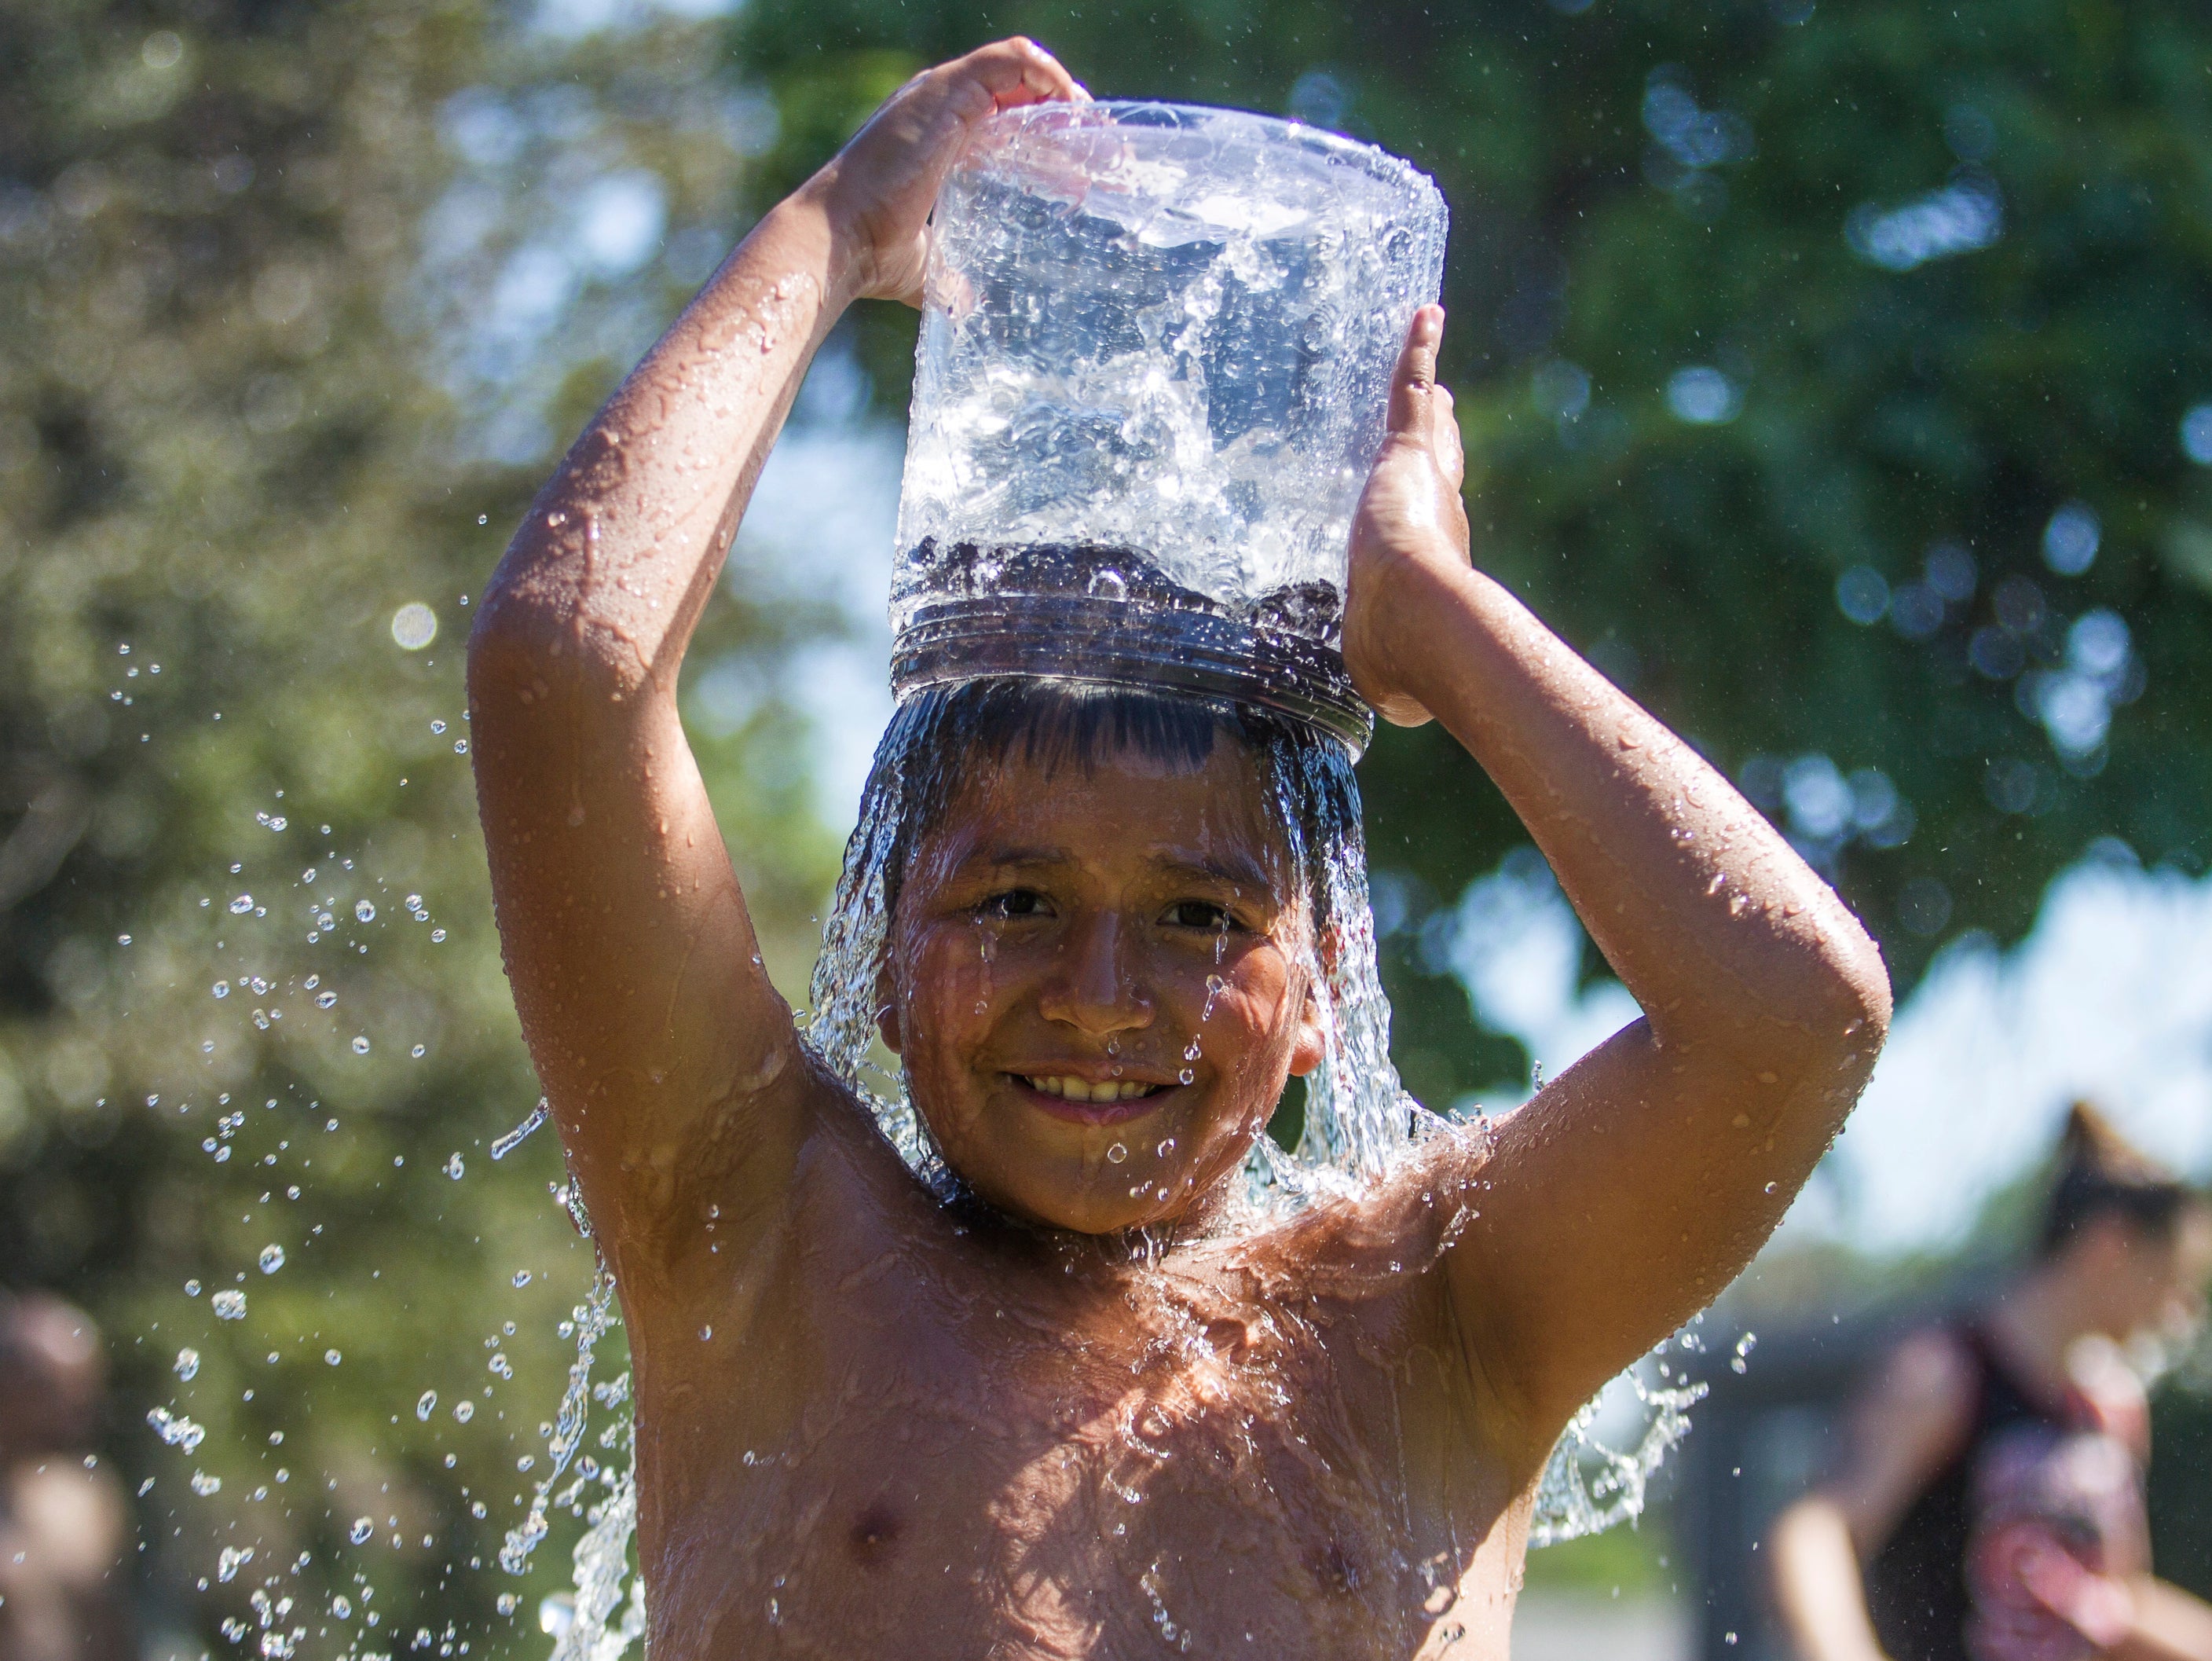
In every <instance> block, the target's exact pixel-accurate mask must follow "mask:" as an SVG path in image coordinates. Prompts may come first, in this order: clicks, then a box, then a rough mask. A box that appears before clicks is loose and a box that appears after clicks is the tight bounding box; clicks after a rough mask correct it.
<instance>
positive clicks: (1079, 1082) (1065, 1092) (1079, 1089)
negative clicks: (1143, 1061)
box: [1022, 1074, 1163, 1102]
mask: <svg viewBox="0 0 2212 1661" xmlns="http://www.w3.org/2000/svg"><path fill="white" fill-rule="evenodd" d="M1022 1078H1023V1081H1024V1083H1026V1084H1027V1085H1028V1086H1030V1088H1031V1089H1032V1090H1041V1091H1042V1092H1044V1093H1045V1094H1046V1095H1048V1096H1058V1097H1060V1098H1064V1099H1065V1100H1067V1101H1071V1102H1133V1101H1135V1100H1136V1099H1137V1098H1139V1097H1140V1096H1150V1095H1152V1094H1153V1093H1154V1092H1157V1091H1158V1090H1159V1089H1161V1088H1162V1087H1163V1086H1159V1085H1150V1084H1139V1083H1138V1082H1137V1081H1136V1080H1133V1079H1123V1080H1112V1079H1107V1080H1101V1081H1100V1082H1098V1083H1097V1084H1092V1083H1091V1081H1090V1080H1087V1079H1076V1078H1069V1077H1066V1076H1064V1075H1061V1074H1042V1075H1032V1074H1023V1075H1022Z"/></svg>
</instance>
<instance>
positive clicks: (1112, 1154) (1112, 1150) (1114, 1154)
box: [1106, 1142, 1129, 1165]
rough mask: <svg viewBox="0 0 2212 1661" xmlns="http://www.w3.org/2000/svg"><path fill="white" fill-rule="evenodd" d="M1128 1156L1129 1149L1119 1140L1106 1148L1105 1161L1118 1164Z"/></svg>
mask: <svg viewBox="0 0 2212 1661" xmlns="http://www.w3.org/2000/svg"><path fill="white" fill-rule="evenodd" d="M1128 1157H1129V1150H1128V1149H1127V1147H1123V1146H1122V1145H1121V1143H1120V1142H1116V1143H1115V1144H1114V1145H1113V1146H1112V1147H1109V1148H1108V1149H1107V1150H1106V1163H1107V1164H1109V1165H1119V1164H1121V1161H1122V1160H1124V1159H1127V1158H1128Z"/></svg>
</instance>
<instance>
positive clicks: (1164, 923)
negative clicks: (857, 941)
mask: <svg viewBox="0 0 2212 1661" xmlns="http://www.w3.org/2000/svg"><path fill="white" fill-rule="evenodd" d="M1286 866H1287V859H1286V855H1285V848H1284V843H1283V838H1282V835H1281V832H1280V831H1279V828H1276V827H1274V826H1273V825H1271V824H1270V823H1269V818H1268V815H1267V810H1266V803H1265V795H1264V793H1263V791H1262V789H1261V784H1260V778H1259V773H1258V770H1257V769H1256V767H1255V764H1254V763H1253V760H1252V758H1251V757H1249V755H1247V754H1245V753H1244V752H1243V751H1242V750H1241V749H1240V748H1239V747H1238V746H1237V745H1235V744H1233V743H1230V742H1227V741H1223V742H1219V743H1217V744H1216V745H1214V749H1213V753H1212V756H1211V757H1209V758H1208V759H1207V761H1206V764H1204V765H1203V766H1201V767H1199V768H1196V769H1194V770H1188V771H1177V770H1175V769H1174V768H1173V767H1172V766H1171V765H1169V764H1162V763H1155V762H1152V761H1148V760H1146V759H1145V758H1144V757H1140V756H1137V755H1134V754H1130V753H1124V754H1121V755H1115V756H1109V757H1103V758H1102V759H1101V760H1100V761H1099V762H1098V764H1097V765H1096V766H1095V767H1093V768H1092V769H1091V771H1090V772H1089V773H1088V774H1086V773H1085V771H1084V770H1083V769H1082V768H1080V767H1079V766H1075V765H1067V766H1063V767H1061V768H1060V769H1059V770H1056V771H1054V772H1052V773H1049V774H1048V773H1046V772H1044V771H1043V770H1040V769H1039V768H1037V767H1036V766H1035V765H1033V764H1029V763H1027V762H1025V761H1024V760H1023V759H1022V758H1021V757H1020V756H1019V755H1018V754H1017V755H1016V756H1014V757H1010V758H1009V759H1008V760H1007V761H1006V763H1005V764H1003V765H1000V766H997V767H978V768H976V769H975V772H974V776H972V777H971V778H970V780H969V782H967V784H966V785H965V786H964V788H963V789H962V791H961V793H960V794H959V795H958V796H957V799H956V800H955V801H954V803H953V805H952V807H951V811H950V812H947V813H946V814H945V818H944V822H943V823H942V824H939V826H938V827H937V828H936V829H935V830H934V831H933V832H932V833H931V834H930V835H928V836H927V837H925V838H924V840H923V841H922V843H921V846H920V847H919V848H918V849H916V850H915V857H914V858H913V859H912V861H909V864H908V873H907V877H906V881H905V885H904V886H903V888H902V891H901V893H900V897H899V902H898V912H897V917H896V925H895V927H894V929H893V931H892V937H891V951H890V999H889V1007H888V1008H887V1009H886V1012H885V1013H884V1016H883V1018H882V1029H883V1035H884V1042H885V1043H888V1044H890V1047H891V1048H892V1049H893V1050H897V1051H898V1052H899V1053H900V1055H901V1056H902V1058H903V1059H904V1061H905V1064H906V1076H907V1086H908V1091H909V1092H910V1093H911V1095H912V1097H913V1098H914V1103H915V1109H916V1110H917V1111H918V1112H920V1114H921V1117H922V1119H923V1121H924V1122H925V1123H927V1125H928V1126H929V1129H930V1131H931V1134H932V1135H934V1136H935V1137H936V1139H937V1143H938V1146H939V1147H940V1148H941V1149H942V1150H943V1152H944V1153H945V1159H947V1160H948V1161H949V1162H950V1163H951V1165H952V1168H953V1169H954V1170H955V1171H958V1172H959V1174H960V1176H961V1177H962V1178H963V1180H964V1181H966V1182H967V1183H968V1184H969V1186H970V1187H971V1188H973V1189H975V1191H976V1192H977V1193H978V1194H980V1195H981V1196H983V1197H984V1198H985V1199H987V1200H989V1201H990V1202H993V1203H994V1204H995V1205H997V1206H999V1207H1000V1208H1002V1209H1004V1210H1006V1211H1008V1212H1012V1213H1013V1214H1016V1215H1018V1216H1022V1217H1025V1218H1028V1219H1030V1220H1033V1221H1036V1222H1041V1223H1046V1224H1049V1225H1051V1226H1055V1227H1060V1228H1070V1229H1079V1230H1082V1231H1084V1232H1088V1233H1104V1232H1109V1231H1112V1230H1115V1229H1121V1228H1127V1227H1130V1226H1134V1225H1137V1224H1141V1223H1151V1222H1158V1221H1162V1220H1167V1219H1170V1218H1174V1217H1176V1216H1179V1215H1181V1214H1182V1213H1184V1212H1185V1211H1187V1210H1188V1209H1189V1208H1190V1207H1191V1206H1192V1205H1193V1203H1194V1202H1197V1201H1200V1200H1201V1199H1204V1198H1206V1197H1207V1196H1210V1195H1211V1194H1212V1192H1213V1191H1214V1190H1215V1189H1217V1187H1218V1184H1219V1183H1220V1181H1221V1179H1222V1178H1223V1177H1225V1176H1226V1175H1227V1174H1228V1173H1229V1172H1231V1171H1233V1170H1235V1169H1236V1168H1237V1166H1238V1165H1240V1164H1241V1163H1242V1162H1243V1158H1244V1154H1245V1153H1246V1151H1247V1150H1248V1149H1249V1147H1250V1146H1251V1142H1252V1139H1253V1138H1254V1137H1255V1136H1256V1135H1259V1134H1260V1132H1261V1129H1264V1127H1265V1126H1266V1124H1267V1118H1268V1116H1269V1115H1270V1114H1271V1113H1273V1110H1274V1108H1275V1104H1276V1101H1277V1098H1279V1096H1280V1095H1281V1093H1282V1089H1283V1084H1284V1080H1285V1078H1286V1077H1287V1076H1288V1075H1289V1074H1291V1073H1305V1072H1309V1071H1310V1070H1311V1069H1312V1068H1313V1067H1314V1066H1315V1065H1316V1063H1317V1062H1319V1061H1320V1059H1321V1056H1322V1034H1321V1031H1320V1027H1319V1025H1318V1024H1317V1023H1316V1019H1315V1018H1314V1012H1313V1008H1312V1005H1311V1003H1310V999H1309V997H1308V993H1307V980H1306V976H1305V973H1304V970H1303V969H1302V968H1301V967H1300V964H1301V962H1302V961H1303V960H1304V952H1303V951H1302V946H1303V945H1304V940H1305V935H1306V931H1307V928H1308V927H1309V922H1308V918H1307V916H1306V915H1305V908H1304V903H1303V901H1302V900H1294V899H1293V897H1291V885H1290V883H1289V880H1288V878H1287V874H1286Z"/></svg>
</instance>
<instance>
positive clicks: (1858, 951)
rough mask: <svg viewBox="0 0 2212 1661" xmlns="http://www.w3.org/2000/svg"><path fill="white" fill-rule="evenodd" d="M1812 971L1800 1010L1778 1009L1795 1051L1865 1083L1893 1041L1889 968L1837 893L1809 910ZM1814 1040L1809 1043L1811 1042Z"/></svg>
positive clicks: (1802, 985)
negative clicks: (1887, 1046)
mask: <svg viewBox="0 0 2212 1661" xmlns="http://www.w3.org/2000/svg"><path fill="white" fill-rule="evenodd" d="M1808 920H1809V922H1810V923H1811V929H1810V931H1809V932H1810V933H1811V934H1812V935H1813V937H1814V938H1813V939H1811V940H1808V941H1807V942H1806V945H1807V947H1808V949H1807V950H1806V952H1804V958H1805V960H1806V967H1807V970H1808V972H1806V973H1805V974H1803V975H1802V977H1792V978H1793V979H1795V980H1796V989H1795V990H1796V996H1795V997H1794V998H1792V999H1791V1000H1790V1002H1791V1003H1793V1004H1795V1006H1796V1007H1785V1008H1783V1009H1778V1010H1777V1011H1776V1012H1775V1013H1776V1014H1777V1015H1778V1016H1779V1017H1780V1019H1779V1021H1778V1025H1779V1026H1780V1027H1783V1028H1785V1029H1787V1030H1788V1031H1789V1032H1790V1034H1791V1037H1790V1044H1791V1047H1792V1048H1796V1049H1799V1050H1800V1052H1801V1053H1803V1054H1806V1056H1807V1059H1808V1060H1809V1061H1811V1062H1813V1063H1814V1066H1816V1067H1820V1068H1823V1070H1832V1071H1837V1072H1841V1073H1844V1074H1851V1075H1855V1076H1856V1077H1857V1079H1859V1080H1864V1078H1865V1076H1866V1074H1867V1073H1868V1072H1869V1071H1870V1070H1871V1069H1872V1068H1873V1066H1874V1061H1875V1056H1878V1055H1879V1054H1881V1047H1882V1044H1883V1043H1884V1042H1885V1041H1886V1040H1887V1037H1889V1018H1890V1013H1891V994H1890V984H1889V968H1888V965H1887V964H1884V963H1883V962H1882V959H1881V947H1880V946H1876V945H1875V942H1874V940H1872V939H1871V938H1870V937H1869V935H1868V934H1867V932H1866V930H1865V929H1864V928H1862V927H1860V925H1859V921H1858V919H1857V918H1856V917H1854V916H1852V915H1851V914H1850V910H1848V909H1847V908H1846V907H1845V906H1844V903H1843V902H1842V901H1841V900H1839V899H1838V898H1837V897H1835V896H1834V895H1833V893H1829V894H1828V895H1826V898H1825V903H1824V904H1821V905H1820V906H1818V907H1817V908H1814V909H1812V910H1810V911H1809V912H1808ZM1808 1039H1809V1040H1810V1041H1811V1042H1810V1043H1809V1044H1808V1043H1806V1041H1807V1040H1808Z"/></svg>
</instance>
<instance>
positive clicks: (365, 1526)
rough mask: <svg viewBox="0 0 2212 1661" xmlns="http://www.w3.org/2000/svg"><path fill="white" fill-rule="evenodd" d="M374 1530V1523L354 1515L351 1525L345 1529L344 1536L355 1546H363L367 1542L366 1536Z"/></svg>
mask: <svg viewBox="0 0 2212 1661" xmlns="http://www.w3.org/2000/svg"><path fill="white" fill-rule="evenodd" d="M375 1532H376V1524H374V1523H372V1522H370V1521H369V1520H368V1518H366V1517H356V1518H354V1519H353V1526H352V1527H351V1528H349V1529H348V1530H346V1538H347V1539H349V1540H350V1541H352V1542H354V1544H356V1546H365V1545H367V1544H368V1536H370V1535H372V1534H374V1533H375Z"/></svg>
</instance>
